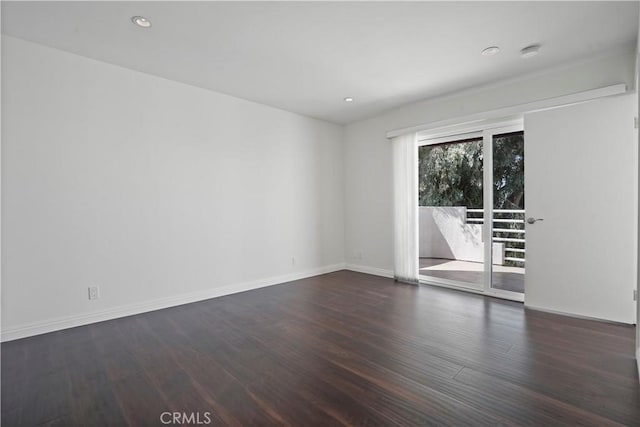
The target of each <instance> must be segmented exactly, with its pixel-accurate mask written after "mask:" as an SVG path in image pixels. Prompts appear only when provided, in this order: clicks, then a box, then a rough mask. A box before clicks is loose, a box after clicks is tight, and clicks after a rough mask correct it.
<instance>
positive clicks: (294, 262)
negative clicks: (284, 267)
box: [291, 256, 296, 265]
mask: <svg viewBox="0 0 640 427" xmlns="http://www.w3.org/2000/svg"><path fill="white" fill-rule="evenodd" d="M291 265H296V257H294V256H292V257H291Z"/></svg>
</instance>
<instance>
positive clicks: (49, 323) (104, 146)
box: [2, 36, 344, 339]
mask: <svg viewBox="0 0 640 427" xmlns="http://www.w3.org/2000/svg"><path fill="white" fill-rule="evenodd" d="M2 55H3V58H2V59H3V61H2V90H3V97H2V103H3V105H2V107H3V108H2V122H3V124H4V126H3V128H2V199H3V200H2V230H3V234H2V247H3V252H2V265H3V269H2V331H3V338H4V339H8V338H9V339H10V338H14V337H17V336H22V335H28V334H32V333H36V332H43V331H45V330H50V329H56V328H59V327H64V326H71V325H73V324H80V323H85V322H87V321H92V320H101V319H103V318H109V317H114V316H118V315H123V314H128V313H131V312H136V311H140V310H143V309H149V308H157V307H160V306H165V305H171V304H176V303H179V302H186V301H190V300H196V299H201V298H205V297H208V296H214V295H217V294H221V293H225V292H229V291H234V290H240V289H246V288H250V287H255V286H260V285H263V284H267V283H277V282H278V281H282V280H286V279H288V278H295V277H300V276H303V275H307V274H314V273H318V272H322V271H327V270H331V269H337V268H341V267H342V266H343V261H344V252H343V245H344V224H343V216H344V205H343V204H344V194H343V193H344V179H343V171H344V165H343V150H342V128H341V127H339V126H336V125H333V124H329V123H326V122H322V121H319V120H314V119H311V118H307V117H303V116H300V115H296V114H292V113H289V112H285V111H282V110H278V109H275V108H271V107H267V106H263V105H259V104H255V103H252V102H248V101H244V100H240V99H237V98H233V97H229V96H225V95H221V94H217V93H214V92H211V91H206V90H203V89H199V88H196V87H192V86H188V85H184V84H181V83H177V82H173V81H169V80H164V79H161V78H158V77H153V76H149V75H146V74H142V73H139V72H134V71H131V70H127V69H124V68H119V67H117V66H113V65H109V64H106V63H101V62H97V61H94V60H90V59H87V58H84V57H80V56H76V55H72V54H69V53H65V52H62V51H59V50H54V49H50V48H47V47H44V46H41V45H37V44H33V43H29V42H25V41H22V40H19V39H15V38H11V37H6V36H3V37H2ZM292 257H295V265H294V264H293V263H292ZM93 285H99V286H100V292H101V298H100V299H99V300H96V301H89V300H88V298H87V287H88V286H93Z"/></svg>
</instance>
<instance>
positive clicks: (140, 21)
mask: <svg viewBox="0 0 640 427" xmlns="http://www.w3.org/2000/svg"><path fill="white" fill-rule="evenodd" d="M131 22H133V23H134V24H136V25H137V26H138V27H142V28H149V27H150V26H151V21H149V20H148V19H147V18H145V17H144V16H134V17H132V18H131Z"/></svg>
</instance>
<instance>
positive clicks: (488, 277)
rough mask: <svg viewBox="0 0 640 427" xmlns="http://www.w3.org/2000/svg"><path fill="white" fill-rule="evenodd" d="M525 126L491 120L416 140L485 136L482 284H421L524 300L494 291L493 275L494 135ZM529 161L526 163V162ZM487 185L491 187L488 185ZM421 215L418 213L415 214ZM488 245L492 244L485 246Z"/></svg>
mask: <svg viewBox="0 0 640 427" xmlns="http://www.w3.org/2000/svg"><path fill="white" fill-rule="evenodd" d="M523 126H524V123H523V119H522V117H521V116H519V117H517V118H515V119H511V120H502V121H491V122H482V123H474V124H472V125H468V124H467V125H461V126H455V127H449V128H448V129H447V131H446V132H442V130H438V129H434V130H431V131H425V132H419V133H418V134H417V138H416V145H417V147H421V146H424V145H433V144H442V143H445V142H453V141H459V140H463V139H471V138H478V137H482V139H483V142H482V150H483V152H482V155H483V166H482V167H483V210H484V219H485V220H484V221H483V227H482V235H483V241H484V242H485V245H484V274H483V281H482V283H481V284H479V285H474V284H473V283H464V282H458V281H455V280H450V279H441V278H433V277H429V278H428V279H425V278H420V275H418V276H419V281H420V282H421V283H426V284H429V285H436V286H442V287H446V288H452V289H459V290H464V291H468V292H473V293H478V294H484V295H489V296H493V297H498V298H503V299H508V300H512V301H519V302H523V301H524V294H521V293H518V292H511V291H505V290H501V289H494V288H492V287H491V281H492V276H493V270H492V267H493V257H492V255H493V254H492V251H493V237H492V234H493V231H492V230H493V229H492V227H493V136H494V135H498V134H503V133H509V132H517V131H521V130H523V129H524V127H523ZM525 161H526V160H525ZM487 183H488V184H489V185H487ZM416 215H418V213H416ZM486 242H489V243H486Z"/></svg>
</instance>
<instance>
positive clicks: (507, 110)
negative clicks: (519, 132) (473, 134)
mask: <svg viewBox="0 0 640 427" xmlns="http://www.w3.org/2000/svg"><path fill="white" fill-rule="evenodd" d="M626 91H627V85H626V84H624V83H619V84H615V85H611V86H605V87H601V88H597V89H591V90H586V91H583V92H577V93H572V94H570V95H562V96H557V97H554V98H546V99H541V100H538V101H532V102H528V103H526V104H519V105H512V106H510V107H504V108H498V109H495V110H490V111H483V112H480V113H475V114H471V115H468V116H462V117H455V118H452V119H445V120H438V121H435V122H431V123H425V124H422V125H418V126H411V127H407V128H402V129H394V130H390V131H388V132H387V134H386V135H387V138H394V137H396V136H400V135H405V134H407V133H415V132H420V131H424V130H430V129H437V128H441V127H446V126H452V125H460V124H464V123H472V122H478V121H482V120H487V119H496V118H500V117H505V116H511V115H515V114H524V113H531V112H533V111H540V110H547V109H550V108H557V107H562V106H565V105H570V104H577V103H579V102H585V101H589V100H592V99H596V98H603V97H605V96H613V95H620V94H622V93H625V92H626Z"/></svg>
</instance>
